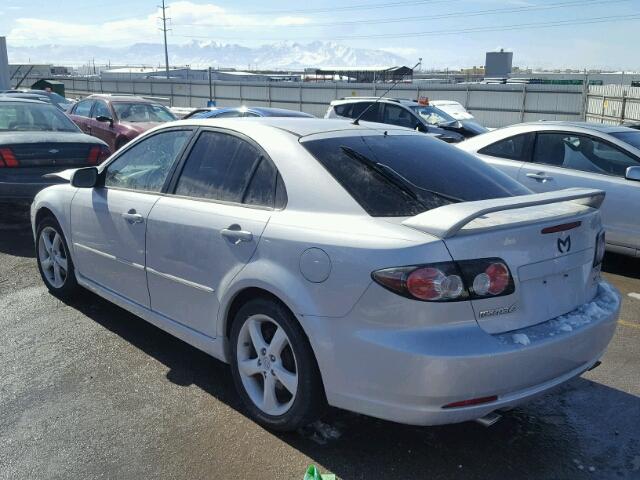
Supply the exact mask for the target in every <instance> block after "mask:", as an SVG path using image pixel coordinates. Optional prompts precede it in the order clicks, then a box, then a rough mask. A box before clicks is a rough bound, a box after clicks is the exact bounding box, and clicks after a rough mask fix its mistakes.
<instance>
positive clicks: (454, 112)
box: [429, 100, 475, 120]
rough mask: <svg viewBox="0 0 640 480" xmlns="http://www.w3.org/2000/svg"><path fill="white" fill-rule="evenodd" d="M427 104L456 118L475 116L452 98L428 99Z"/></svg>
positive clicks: (470, 118)
mask: <svg viewBox="0 0 640 480" xmlns="http://www.w3.org/2000/svg"><path fill="white" fill-rule="evenodd" d="M429 105H433V106H434V107H437V108H439V109H440V110H442V111H444V112H447V113H448V114H449V115H451V116H452V117H453V118H455V119H456V120H473V119H474V118H475V117H474V116H473V115H472V114H471V113H470V112H469V111H468V110H467V109H466V108H464V107H463V106H462V104H461V103H460V102H456V101H454V100H429Z"/></svg>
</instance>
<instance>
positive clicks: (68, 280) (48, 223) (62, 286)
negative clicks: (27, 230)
mask: <svg viewBox="0 0 640 480" xmlns="http://www.w3.org/2000/svg"><path fill="white" fill-rule="evenodd" d="M36 254H37V259H38V269H39V270H40V275H41V276H42V280H43V281H44V283H45V285H46V286H47V288H48V289H49V290H50V291H51V292H52V293H54V294H56V295H58V296H62V297H64V296H68V295H70V294H71V293H73V291H74V290H75V289H76V288H77V286H78V284H77V282H76V277H75V272H74V269H73V262H72V261H71V257H70V256H69V249H68V248H67V243H66V241H65V239H64V236H63V234H62V231H61V229H60V226H59V225H58V223H57V222H56V221H55V220H54V219H53V218H51V217H47V218H45V219H44V220H42V221H41V222H40V224H39V225H38V233H37V244H36Z"/></svg>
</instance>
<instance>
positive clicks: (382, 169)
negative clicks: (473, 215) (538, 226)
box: [302, 135, 531, 217]
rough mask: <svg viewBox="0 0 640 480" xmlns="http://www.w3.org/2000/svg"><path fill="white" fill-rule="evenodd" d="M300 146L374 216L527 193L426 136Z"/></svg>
mask: <svg viewBox="0 0 640 480" xmlns="http://www.w3.org/2000/svg"><path fill="white" fill-rule="evenodd" d="M302 145H303V146H304V147H305V148H306V149H307V150H308V151H309V152H310V153H311V154H312V155H313V156H314V157H315V158H316V159H317V160H318V161H319V162H320V163H321V164H322V165H323V166H324V167H325V168H326V169H327V170H328V172H329V173H330V174H331V175H332V176H333V177H334V178H335V179H336V180H337V181H338V182H339V183H340V184H341V185H342V186H343V187H344V189H345V190H346V191H347V192H349V193H350V194H351V196H352V197H353V198H354V199H355V200H356V201H357V202H358V203H359V204H360V205H361V206H362V208H363V209H364V210H365V211H366V212H367V213H369V215H371V216H374V217H404V216H413V215H417V214H419V213H421V212H424V211H427V210H430V209H432V208H437V207H440V206H442V205H447V204H450V203H455V202H459V201H472V200H484V199H488V198H498V197H507V196H513V195H525V194H528V193H531V192H530V190H528V189H527V188H526V187H524V186H523V185H521V184H519V183H518V182H516V181H515V180H513V179H512V178H510V177H509V176H507V175H506V174H503V173H502V172H500V171H498V170H497V169H495V168H493V167H491V166H489V165H488V164H486V163H485V162H483V161H482V160H480V159H479V158H476V157H474V156H473V155H470V154H468V153H466V152H463V151H462V150H459V149H457V148H454V147H451V146H450V145H447V144H446V143H444V142H442V141H441V140H435V139H432V138H429V137H427V136H426V135H369V136H353V137H333V138H327V139H319V140H313V139H311V140H306V141H304V140H303V141H302Z"/></svg>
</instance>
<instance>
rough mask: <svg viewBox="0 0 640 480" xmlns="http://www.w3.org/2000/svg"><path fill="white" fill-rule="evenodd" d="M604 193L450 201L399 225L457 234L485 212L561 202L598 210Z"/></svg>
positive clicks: (562, 192)
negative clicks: (449, 203) (448, 203)
mask: <svg viewBox="0 0 640 480" xmlns="http://www.w3.org/2000/svg"><path fill="white" fill-rule="evenodd" d="M604 196H605V192H604V191H602V190H596V189H592V188H567V189H565V190H557V191H555V192H547V193H536V194H533V195H521V196H518V197H506V198H494V199H491V200H479V201H475V202H461V203H453V204H451V205H445V206H444V207H438V208H434V209H433V210H429V211H427V212H424V213H420V214H418V215H416V216H414V217H411V218H407V219H406V220H405V221H403V222H402V224H403V225H406V226H407V227H412V228H415V229H416V230H420V231H421V232H425V233H430V234H431V235H435V236H436V237H439V238H449V237H453V236H454V235H456V234H457V233H458V232H459V231H460V230H461V229H462V228H463V227H464V226H465V225H467V224H468V223H470V222H472V221H473V220H475V219H476V218H479V217H482V216H483V215H486V214H488V213H493V212H501V211H504V210H514V209H517V208H526V207H534V206H536V205H548V204H550V203H560V202H573V203H577V204H579V205H586V206H589V207H592V208H596V209H597V208H600V205H602V201H603V200H604Z"/></svg>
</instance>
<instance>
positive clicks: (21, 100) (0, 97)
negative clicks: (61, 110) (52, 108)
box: [0, 94, 51, 105]
mask: <svg viewBox="0 0 640 480" xmlns="http://www.w3.org/2000/svg"><path fill="white" fill-rule="evenodd" d="M34 97H35V95H34ZM0 102H11V103H37V104H38V105H51V104H50V103H48V102H43V101H42V100H37V99H36V98H33V97H16V96H13V95H6V94H0Z"/></svg>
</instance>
